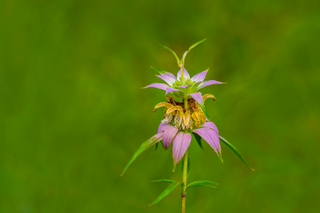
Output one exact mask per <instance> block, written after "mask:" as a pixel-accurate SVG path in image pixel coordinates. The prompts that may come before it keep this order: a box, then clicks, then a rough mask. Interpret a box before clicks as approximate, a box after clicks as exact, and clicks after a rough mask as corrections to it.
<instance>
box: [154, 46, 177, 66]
mask: <svg viewBox="0 0 320 213" xmlns="http://www.w3.org/2000/svg"><path fill="white" fill-rule="evenodd" d="M156 43H157V42H156ZM157 44H158V45H160V46H161V47H163V48H165V49H166V50H169V51H170V52H171V53H172V54H173V55H174V57H176V59H177V63H178V65H179V66H180V59H179V57H178V56H177V54H176V53H175V52H174V51H173V50H172V49H170V48H169V47H166V46H163V45H162V44H159V43H157Z"/></svg>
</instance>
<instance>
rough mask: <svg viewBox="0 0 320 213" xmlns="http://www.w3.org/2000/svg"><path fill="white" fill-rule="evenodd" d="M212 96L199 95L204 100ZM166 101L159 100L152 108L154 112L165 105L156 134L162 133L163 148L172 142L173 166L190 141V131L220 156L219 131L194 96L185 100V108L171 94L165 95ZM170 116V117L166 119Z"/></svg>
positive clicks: (182, 154)
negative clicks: (162, 117)
mask: <svg viewBox="0 0 320 213" xmlns="http://www.w3.org/2000/svg"><path fill="white" fill-rule="evenodd" d="M209 97H211V98H214V96H213V95H209V94H206V95H204V97H201V98H202V100H203V101H204V100H205V99H207V98H209ZM167 100H168V102H161V103H159V104H157V105H156V106H155V108H154V112H155V111H156V110H157V109H158V108H160V107H166V109H165V111H164V118H165V119H164V120H162V121H161V123H160V125H159V128H158V134H159V133H163V135H162V141H163V145H164V148H165V149H168V147H169V146H170V144H171V142H172V156H173V159H174V166H176V165H177V163H179V161H180V160H181V158H182V157H183V156H184V154H185V152H186V151H187V149H188V148H189V145H190V142H191V133H196V134H198V135H199V136H200V137H201V138H203V140H204V141H205V142H207V143H208V144H209V145H210V146H211V147H212V149H213V150H214V151H215V152H216V153H217V155H218V156H219V157H220V159H221V160H222V158H221V147H220V142H219V131H218V128H217V127H216V125H215V124H214V123H213V122H211V121H208V120H207V118H206V116H205V114H204V112H203V111H202V108H201V107H200V106H199V104H198V103H197V102H196V101H195V99H194V98H189V99H188V100H187V102H188V104H187V108H185V105H184V104H183V103H180V102H177V101H175V100H174V98H173V97H172V96H168V97H167ZM168 115H170V116H168ZM167 117H170V119H166V118H167Z"/></svg>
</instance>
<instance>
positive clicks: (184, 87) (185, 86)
mask: <svg viewBox="0 0 320 213" xmlns="http://www.w3.org/2000/svg"><path fill="white" fill-rule="evenodd" d="M188 86H189V84H187V85H184V86H180V87H181V88H183V89H186V88H187V87H188Z"/></svg>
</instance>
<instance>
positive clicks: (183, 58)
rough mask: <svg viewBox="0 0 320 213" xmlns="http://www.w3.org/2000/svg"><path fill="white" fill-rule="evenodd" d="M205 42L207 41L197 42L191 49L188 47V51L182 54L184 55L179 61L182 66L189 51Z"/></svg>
mask: <svg viewBox="0 0 320 213" xmlns="http://www.w3.org/2000/svg"><path fill="white" fill-rule="evenodd" d="M205 40H207V39H206V38H205V39H202V40H201V41H198V42H197V43H195V44H193V45H191V47H189V49H188V50H187V51H185V52H184V54H183V56H182V59H181V61H182V64H183V65H184V60H185V58H186V56H187V54H188V53H189V52H190V50H192V49H193V48H195V47H196V46H197V45H198V44H200V43H202V42H204V41H205Z"/></svg>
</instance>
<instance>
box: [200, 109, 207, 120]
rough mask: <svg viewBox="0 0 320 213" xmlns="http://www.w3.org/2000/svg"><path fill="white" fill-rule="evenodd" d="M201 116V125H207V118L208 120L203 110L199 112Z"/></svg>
mask: <svg viewBox="0 0 320 213" xmlns="http://www.w3.org/2000/svg"><path fill="white" fill-rule="evenodd" d="M199 116H200V119H201V123H205V122H206V120H207V118H206V115H205V114H204V112H203V111H202V110H201V109H200V110H199Z"/></svg>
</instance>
